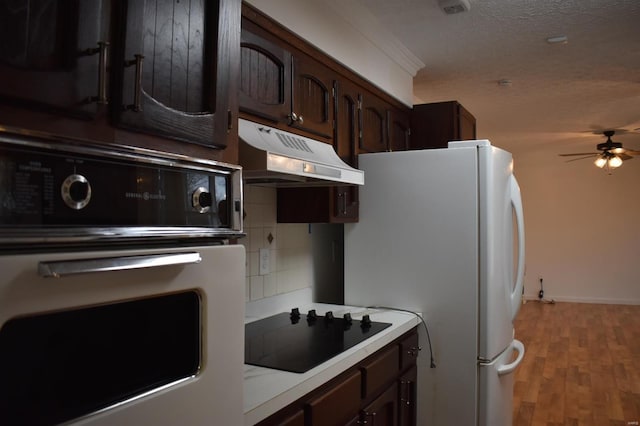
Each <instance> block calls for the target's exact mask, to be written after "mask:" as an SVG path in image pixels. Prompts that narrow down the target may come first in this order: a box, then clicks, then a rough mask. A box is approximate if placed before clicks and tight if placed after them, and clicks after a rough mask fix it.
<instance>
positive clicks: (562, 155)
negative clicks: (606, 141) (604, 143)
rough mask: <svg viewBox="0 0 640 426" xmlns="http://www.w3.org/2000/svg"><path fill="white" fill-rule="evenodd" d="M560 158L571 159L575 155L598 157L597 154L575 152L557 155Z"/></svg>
mask: <svg viewBox="0 0 640 426" xmlns="http://www.w3.org/2000/svg"><path fill="white" fill-rule="evenodd" d="M558 155H559V156H560V157H573V156H575V155H598V153H597V152H575V153H573V154H558Z"/></svg>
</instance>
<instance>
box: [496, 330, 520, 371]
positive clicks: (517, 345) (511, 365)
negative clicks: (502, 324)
mask: <svg viewBox="0 0 640 426" xmlns="http://www.w3.org/2000/svg"><path fill="white" fill-rule="evenodd" d="M511 348H512V349H515V350H516V351H518V357H517V358H516V359H515V361H513V362H511V363H509V364H505V365H501V366H499V367H498V368H497V370H498V376H503V375H505V374H509V373H513V371H514V370H515V369H516V367H518V365H520V363H521V362H522V359H523V358H524V344H523V343H522V342H521V341H520V340H518V339H513V342H511Z"/></svg>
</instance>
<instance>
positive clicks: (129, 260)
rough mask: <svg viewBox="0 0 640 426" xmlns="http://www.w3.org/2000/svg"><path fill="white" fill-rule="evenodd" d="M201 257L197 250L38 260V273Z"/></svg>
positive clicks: (117, 267)
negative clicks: (52, 260) (96, 257)
mask: <svg viewBox="0 0 640 426" xmlns="http://www.w3.org/2000/svg"><path fill="white" fill-rule="evenodd" d="M200 261H202V257H200V253H197V252H187V253H165V254H149V255H140V256H120V257H105V258H99V259H78V260H61V261H54V262H39V263H38V274H40V276H42V277H45V278H49V277H53V278H60V277H63V276H65V275H76V274H87V273H92V272H107V271H124V270H127V269H142V268H155V267H159V266H169V265H188V264H192V263H200Z"/></svg>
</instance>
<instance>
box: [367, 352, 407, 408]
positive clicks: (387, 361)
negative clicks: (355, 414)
mask: <svg viewBox="0 0 640 426" xmlns="http://www.w3.org/2000/svg"><path fill="white" fill-rule="evenodd" d="M399 367H400V347H399V346H398V345H394V346H393V347H391V348H390V349H389V350H387V351H385V352H384V353H382V354H381V355H380V356H378V357H376V358H375V359H373V360H372V361H370V362H368V363H367V364H364V365H363V366H362V368H361V370H362V375H363V377H362V397H363V398H367V397H369V396H371V395H373V394H374V393H375V392H376V391H378V390H380V389H381V388H382V387H383V386H385V385H388V384H389V383H390V382H391V381H393V380H394V379H395V378H396V377H397V376H398V371H399Z"/></svg>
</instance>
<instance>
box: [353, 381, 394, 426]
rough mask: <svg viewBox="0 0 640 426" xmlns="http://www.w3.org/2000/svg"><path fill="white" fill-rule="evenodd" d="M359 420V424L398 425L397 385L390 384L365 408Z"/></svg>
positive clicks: (376, 425) (375, 425)
mask: <svg viewBox="0 0 640 426" xmlns="http://www.w3.org/2000/svg"><path fill="white" fill-rule="evenodd" d="M360 419H361V422H362V423H361V424H371V425H374V426H396V425H397V424H398V385H397V384H396V383H394V384H392V385H391V386H389V387H388V388H387V389H386V390H385V391H384V392H383V393H382V394H381V395H380V396H379V397H377V398H376V399H375V400H373V402H371V404H369V405H368V406H367V407H365V409H364V410H363V412H362V414H361V416H360ZM365 422H366V423H365Z"/></svg>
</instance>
